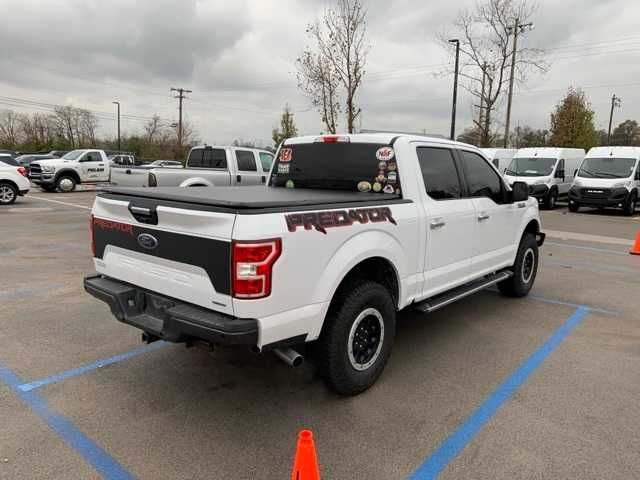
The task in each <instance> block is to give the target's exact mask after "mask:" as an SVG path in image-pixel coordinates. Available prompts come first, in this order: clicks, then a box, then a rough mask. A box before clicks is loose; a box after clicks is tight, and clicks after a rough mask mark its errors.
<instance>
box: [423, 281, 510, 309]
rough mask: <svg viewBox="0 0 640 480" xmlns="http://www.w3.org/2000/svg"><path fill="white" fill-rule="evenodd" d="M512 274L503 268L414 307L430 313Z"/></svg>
mask: <svg viewBox="0 0 640 480" xmlns="http://www.w3.org/2000/svg"><path fill="white" fill-rule="evenodd" d="M512 276H513V272H512V271H511V270H503V271H501V272H498V273H493V274H491V275H487V276H486V277H484V278H481V279H480V280H475V281H473V282H471V283H467V284H466V285H462V286H460V287H458V288H454V289H453V290H450V291H448V292H445V293H441V294H440V295H437V296H435V297H432V298H429V299H427V300H424V301H422V302H420V303H417V304H415V306H414V308H415V309H416V310H418V311H420V312H425V313H431V312H434V311H436V310H438V309H440V308H442V307H445V306H447V305H449V304H450V303H453V302H455V301H457V300H460V299H461V298H464V297H468V296H469V295H473V294H474V293H476V292H479V291H480V290H483V289H485V288H487V287H490V286H491V285H495V284H496V283H499V282H501V281H503V280H506V279H507V278H509V277H512Z"/></svg>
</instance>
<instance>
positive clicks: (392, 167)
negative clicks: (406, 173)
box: [387, 162, 398, 172]
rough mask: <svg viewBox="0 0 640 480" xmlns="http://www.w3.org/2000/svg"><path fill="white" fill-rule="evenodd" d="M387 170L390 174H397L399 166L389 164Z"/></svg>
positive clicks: (392, 163) (393, 163)
mask: <svg viewBox="0 0 640 480" xmlns="http://www.w3.org/2000/svg"><path fill="white" fill-rule="evenodd" d="M387 169H388V170H389V171H390V172H395V171H396V170H397V169H398V166H397V165H396V162H389V163H388V165H387Z"/></svg>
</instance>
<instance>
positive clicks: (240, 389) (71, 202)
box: [0, 192, 640, 479]
mask: <svg viewBox="0 0 640 480" xmlns="http://www.w3.org/2000/svg"><path fill="white" fill-rule="evenodd" d="M94 195H95V194H94V193H92V192H76V193H72V194H67V195H62V194H43V193H39V192H34V193H32V194H30V195H29V196H27V197H26V198H22V199H20V200H19V201H18V202H17V203H16V204H15V205H13V206H11V207H9V208H3V209H1V210H0V232H1V235H0V272H1V275H0V306H1V308H0V420H1V422H2V428H0V478H2V479H5V478H6V479H14V478H16V479H26V478H28V479H69V478H83V479H84V478H108V479H123V478H147V479H174V478H194V479H195V478H209V479H218V478H220V479H256V478H264V479H285V478H289V475H290V468H291V463H292V458H293V451H294V446H295V440H296V435H297V432H298V431H299V430H301V429H302V428H311V429H312V430H313V431H314V435H315V438H316V446H317V449H318V455H319V459H320V468H321V473H322V476H323V478H324V479H395V478H416V479H418V478H420V479H422V478H425V479H426V478H436V477H438V478H443V479H461V478H465V479H466V478H469V479H472V478H473V479H481V478H484V479H486V478H492V479H530V478H545V479H546V478H548V479H559V478H581V479H600V478H607V479H631V478H638V477H639V476H640V473H639V472H640V455H639V454H638V452H640V434H639V433H638V431H639V430H638V425H639V419H640V401H639V400H638V399H639V398H640V314H639V312H640V286H639V280H640V257H638V256H631V255H629V254H628V250H629V248H630V246H631V244H632V243H633V238H634V237H635V235H636V232H637V231H638V230H639V229H640V212H639V213H638V214H636V216H634V217H632V218H628V217H623V216H622V215H620V214H617V213H615V212H604V213H603V212H598V211H592V212H591V211H587V210H585V212H584V213H579V214H570V213H567V209H566V208H565V207H563V206H561V207H560V208H558V209H557V210H555V211H552V212H543V213H542V216H543V230H545V231H547V233H548V234H549V236H548V238H547V243H546V244H545V246H544V247H543V249H542V251H541V252H542V253H541V257H542V264H541V268H540V271H539V273H538V279H537V281H536V285H535V288H534V292H533V294H532V295H531V296H530V297H529V298H526V299H519V300H513V299H506V298H503V297H501V296H499V295H498V294H497V293H495V292H492V291H487V292H482V293H480V294H477V295H475V296H473V297H471V298H469V299H467V300H464V301H462V302H459V303H457V304H454V305H451V306H449V307H447V308H445V309H443V310H441V311H439V312H437V313H434V314H432V315H430V316H424V315H418V314H416V313H413V312H410V311H409V312H407V313H403V314H402V315H401V316H400V319H399V326H398V332H397V339H396V343H395V347H394V352H393V355H392V357H391V360H390V363H389V365H388V366H387V369H386V370H385V372H384V374H383V376H382V378H381V379H380V381H379V382H378V383H377V384H376V385H375V386H374V387H373V388H372V389H371V390H370V391H368V392H366V393H364V394H362V395H360V396H358V397H354V398H341V397H337V396H336V395H334V394H332V393H330V392H329V391H328V390H327V389H326V387H325V386H324V384H323V383H322V382H321V381H319V380H318V379H317V378H316V376H315V373H314V369H313V367H312V365H310V364H305V365H304V366H303V367H300V368H298V369H290V368H288V367H287V366H286V365H284V364H283V363H282V362H280V361H278V360H277V359H276V358H275V357H274V356H273V355H272V354H266V355H264V356H260V355H252V354H249V353H248V352H244V351H236V350H218V351H215V352H213V353H211V352H206V351H203V350H199V349H186V348H184V346H181V345H168V344H163V343H155V344H152V345H150V346H141V344H140V334H139V331H138V330H136V329H133V328H131V327H128V326H126V325H123V324H120V323H119V322H117V321H116V320H115V319H114V318H113V317H112V315H111V313H110V312H109V310H108V308H107V307H106V306H105V305H104V304H103V303H101V302H99V301H97V300H96V299H94V298H93V297H90V296H89V295H87V294H86V293H85V292H84V290H83V288H82V279H83V277H84V275H86V274H89V273H91V272H92V271H93V266H92V262H91V258H90V253H89V244H88V216H89V208H90V206H91V204H92V201H93V197H94ZM61 202H62V203H61Z"/></svg>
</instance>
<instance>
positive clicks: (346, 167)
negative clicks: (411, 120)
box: [269, 142, 401, 195]
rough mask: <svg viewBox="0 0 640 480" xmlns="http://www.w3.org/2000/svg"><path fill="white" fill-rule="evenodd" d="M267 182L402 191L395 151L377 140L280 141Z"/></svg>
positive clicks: (278, 186) (317, 186)
mask: <svg viewBox="0 0 640 480" xmlns="http://www.w3.org/2000/svg"><path fill="white" fill-rule="evenodd" d="M269 184H270V186H272V187H277V188H282V187H285V188H318V189H325V190H348V191H359V192H376V193H383V194H384V193H386V194H395V195H400V194H401V186H400V177H399V175H398V164H397V162H396V158H395V152H394V150H393V148H392V147H390V146H389V145H387V144H380V143H358V142H353V143H351V142H348V143H347V142H345V143H340V142H339V143H324V142H314V143H298V144H292V145H283V146H282V148H281V149H280V151H279V154H278V157H277V158H276V164H275V166H274V168H273V171H272V174H271V179H270V183H269Z"/></svg>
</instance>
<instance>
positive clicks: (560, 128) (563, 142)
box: [549, 87, 599, 150]
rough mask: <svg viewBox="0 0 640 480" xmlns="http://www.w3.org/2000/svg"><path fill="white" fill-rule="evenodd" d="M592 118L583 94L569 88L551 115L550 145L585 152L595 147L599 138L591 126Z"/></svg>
mask: <svg viewBox="0 0 640 480" xmlns="http://www.w3.org/2000/svg"><path fill="white" fill-rule="evenodd" d="M593 116H594V113H593V110H591V105H590V104H589V101H588V100H587V97H586V95H585V94H584V92H582V91H581V90H576V89H574V88H573V87H570V88H569V91H568V92H567V95H566V96H565V97H564V98H563V99H562V100H561V101H560V103H558V104H557V105H556V109H555V111H554V112H553V113H552V114H551V140H550V141H549V143H550V145H551V146H554V147H567V148H584V149H585V150H589V149H590V148H591V147H594V146H596V145H597V144H598V141H599V138H598V134H597V132H596V128H595V126H594V124H593Z"/></svg>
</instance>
